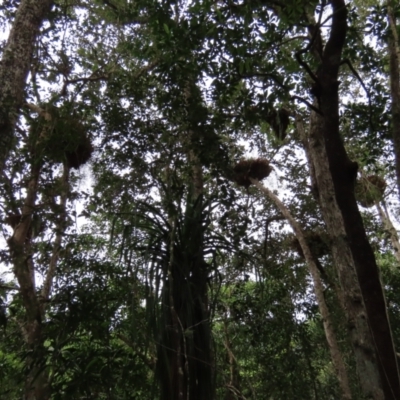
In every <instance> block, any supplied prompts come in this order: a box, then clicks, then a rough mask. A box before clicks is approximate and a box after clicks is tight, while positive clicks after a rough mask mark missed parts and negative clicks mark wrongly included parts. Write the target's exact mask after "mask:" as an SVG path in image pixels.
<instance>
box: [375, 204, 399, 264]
mask: <svg viewBox="0 0 400 400" xmlns="http://www.w3.org/2000/svg"><path fill="white" fill-rule="evenodd" d="M382 203H383V208H382V207H381V205H380V204H379V203H377V204H376V208H377V209H378V213H379V216H380V218H381V221H382V224H383V227H384V229H385V230H386V232H387V233H388V235H389V238H390V241H391V242H392V247H393V251H394V256H395V257H396V260H397V262H398V263H399V265H400V241H399V235H398V234H397V230H396V228H395V227H394V226H393V224H392V221H391V220H390V217H389V213H388V211H387V209H386V205H385V203H384V202H382Z"/></svg>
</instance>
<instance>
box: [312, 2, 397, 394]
mask: <svg viewBox="0 0 400 400" xmlns="http://www.w3.org/2000/svg"><path fill="white" fill-rule="evenodd" d="M331 4H332V6H333V17H332V28H331V32H330V37H329V40H328V42H327V44H326V46H325V49H324V51H323V55H322V63H321V65H320V67H319V69H318V72H317V83H316V84H317V90H316V95H317V102H316V103H315V104H317V106H318V107H319V109H320V112H321V114H318V113H316V112H314V111H313V112H312V116H311V127H310V144H309V151H310V153H311V154H310V155H311V159H312V161H313V165H314V168H315V175H316V180H317V184H318V192H319V200H320V204H321V209H322V213H323V216H324V219H325V223H326V225H327V228H328V231H329V233H330V235H331V240H332V252H333V257H334V261H335V265H336V268H337V270H338V275H339V279H340V283H341V285H342V289H343V291H344V302H345V306H346V312H347V317H348V319H349V322H350V323H351V324H350V326H349V328H350V330H351V332H352V335H351V337H352V343H353V348H354V351H355V356H356V361H357V370H358V374H359V378H360V382H361V386H362V389H363V392H364V395H365V396H366V397H367V398H372V399H382V398H385V399H399V398H400V383H399V374H398V368H397V359H396V355H395V351H394V346H393V340H392V333H391V329H390V324H389V320H388V316H387V311H386V303H385V298H384V294H383V290H382V285H381V282H380V278H379V271H378V267H377V264H376V261H375V257H374V254H373V251H372V248H371V246H370V244H369V242H368V239H367V236H366V233H365V229H364V226H363V222H362V218H361V215H360V212H359V210H358V207H357V203H356V199H355V196H354V184H355V179H356V174H357V165H356V164H355V163H352V162H351V161H350V160H349V158H348V156H347V153H346V150H345V147H344V145H343V142H342V140H341V136H340V132H339V95H338V86H339V82H338V71H339V66H340V63H341V52H342V47H343V45H344V43H345V38H346V30H347V11H346V5H345V2H344V1H343V0H332V1H331ZM354 271H356V273H357V278H358V282H357V278H356V276H355V273H354ZM360 289H361V295H362V296H361V295H360ZM364 305H365V308H364ZM364 310H366V314H367V315H365V311H364ZM368 325H369V326H368ZM371 333H372V338H371ZM373 350H375V351H373ZM378 371H379V373H378ZM382 390H383V393H382Z"/></svg>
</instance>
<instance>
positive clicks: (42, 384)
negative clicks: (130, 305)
mask: <svg viewBox="0 0 400 400" xmlns="http://www.w3.org/2000/svg"><path fill="white" fill-rule="evenodd" d="M39 175H40V165H38V164H37V163H35V161H33V164H32V168H31V177H30V179H29V182H28V187H27V195H26V198H25V203H24V206H23V208H22V212H21V220H20V222H19V223H18V225H17V226H16V227H15V229H14V234H13V236H12V237H11V238H10V239H9V240H8V245H9V249H10V253H11V257H12V260H13V264H14V274H15V276H16V277H17V280H18V283H19V286H20V291H21V295H22V301H23V305H24V308H25V317H26V320H25V323H24V325H23V334H24V339H25V342H26V344H27V352H28V355H27V357H26V359H25V365H26V371H27V372H26V378H25V397H24V398H25V399H26V400H39V399H40V400H46V399H49V398H50V390H49V385H48V376H47V369H46V357H45V349H44V346H43V342H44V341H43V337H42V316H43V315H42V311H41V307H40V302H39V299H38V297H37V296H36V287H35V280H34V271H33V267H32V264H31V257H32V254H30V253H29V250H30V249H31V246H30V240H31V237H30V235H31V232H32V230H31V221H32V213H33V210H34V209H35V202H36V193H37V185H38V180H39Z"/></svg>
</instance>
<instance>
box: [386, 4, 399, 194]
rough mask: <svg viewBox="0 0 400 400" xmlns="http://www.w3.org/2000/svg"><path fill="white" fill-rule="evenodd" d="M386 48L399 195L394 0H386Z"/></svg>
mask: <svg viewBox="0 0 400 400" xmlns="http://www.w3.org/2000/svg"><path fill="white" fill-rule="evenodd" d="M387 8H388V22H389V35H388V50H389V75H390V95H391V97H392V135H393V146H394V155H395V159H396V176H397V190H398V194H399V196H400V48H399V35H398V33H397V26H396V16H395V13H394V1H392V0H388V2H387Z"/></svg>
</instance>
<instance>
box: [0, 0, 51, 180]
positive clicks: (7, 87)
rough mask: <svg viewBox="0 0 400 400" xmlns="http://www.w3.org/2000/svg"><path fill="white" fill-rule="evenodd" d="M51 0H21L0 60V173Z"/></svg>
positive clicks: (11, 138)
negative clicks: (34, 51) (38, 36)
mask: <svg viewBox="0 0 400 400" xmlns="http://www.w3.org/2000/svg"><path fill="white" fill-rule="evenodd" d="M52 3H53V0H40V1H38V0H22V1H21V3H20V5H19V7H18V10H17V14H16V16H15V20H14V24H13V26H12V29H11V32H10V35H9V37H8V41H7V44H6V46H5V48H4V52H3V57H2V60H1V63H0V173H1V172H2V171H3V168H4V163H5V161H6V159H7V156H8V153H9V151H10V150H11V147H12V142H13V136H14V128H15V125H16V123H17V119H18V114H19V109H20V107H21V106H22V104H23V102H24V89H25V83H26V78H27V76H28V73H29V69H30V65H31V59H32V54H33V50H34V44H35V40H36V37H37V34H38V32H39V28H40V25H41V24H42V21H43V19H44V18H45V16H46V14H47V13H48V11H49V10H50V7H51V5H52Z"/></svg>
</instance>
